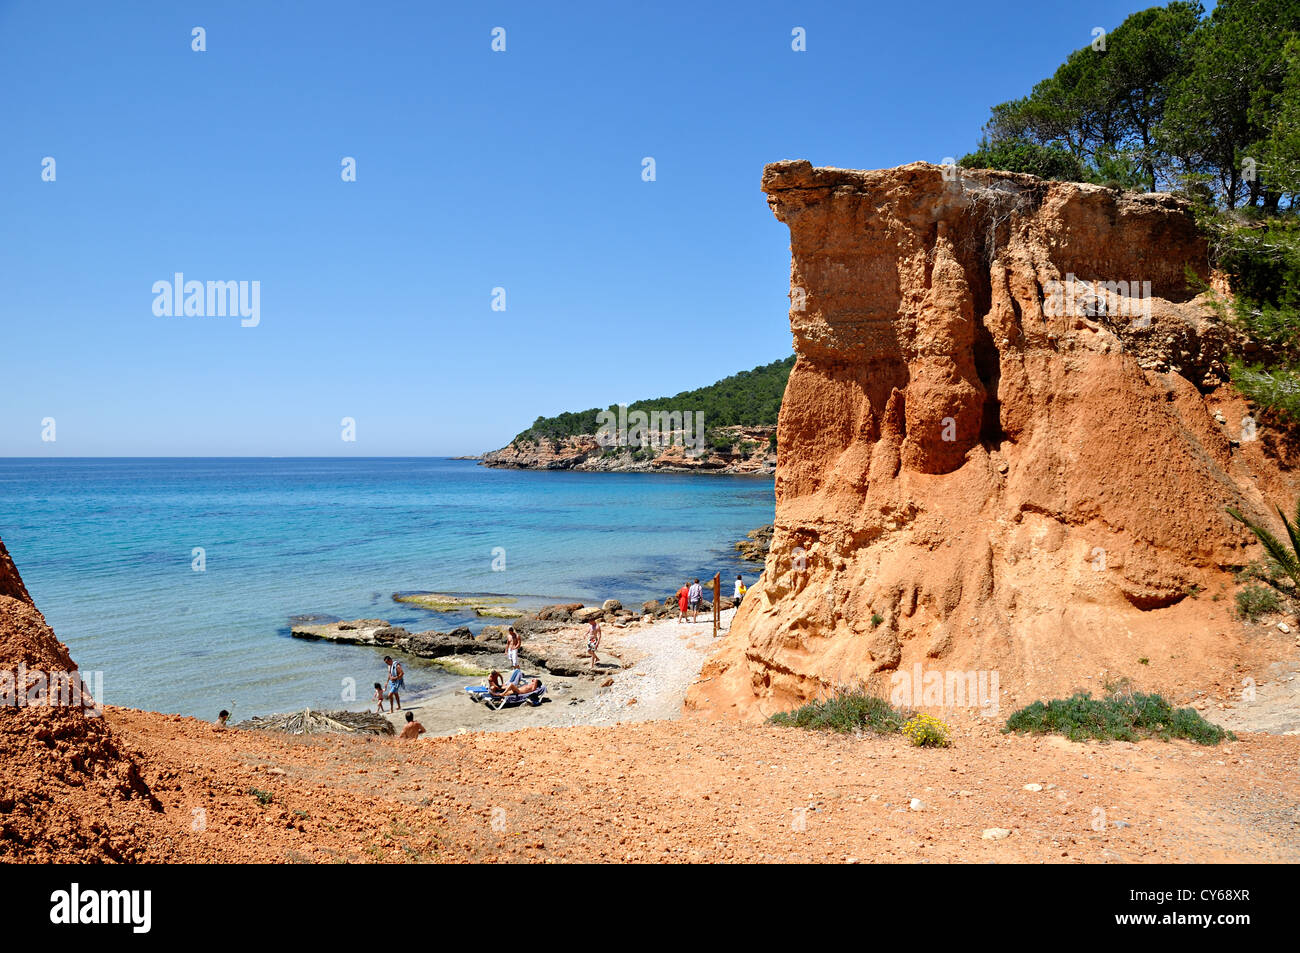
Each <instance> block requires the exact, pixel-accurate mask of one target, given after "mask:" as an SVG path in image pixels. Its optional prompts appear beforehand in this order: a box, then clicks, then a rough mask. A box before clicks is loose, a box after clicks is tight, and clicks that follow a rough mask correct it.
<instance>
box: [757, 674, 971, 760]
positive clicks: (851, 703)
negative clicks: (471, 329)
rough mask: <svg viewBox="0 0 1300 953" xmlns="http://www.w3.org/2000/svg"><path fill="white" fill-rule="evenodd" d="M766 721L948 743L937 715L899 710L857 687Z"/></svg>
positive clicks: (928, 744)
mask: <svg viewBox="0 0 1300 953" xmlns="http://www.w3.org/2000/svg"><path fill="white" fill-rule="evenodd" d="M768 723H769V724H773V725H779V726H781V727H783V728H806V729H808V730H809V731H834V732H837V733H839V734H845V735H847V734H858V733H860V732H864V731H869V732H872V733H873V734H877V735H894V734H901V735H902V736H903V737H905V738H906V739H907V740H908V741H910V742H911V743H912V744H913V745H915V746H916V747H918V748H947V747H949V746H950V745H951V744H952V741H951V740H950V738H949V735H948V731H949V729H948V726H947V725H946V724H944V722H942V721H941V720H940V719H938V718H936V717H935V716H933V715H929V714H926V713H924V712H920V713H917V714H911V713H909V712H906V711H902V710H900V709H898V708H895V707H894V706H893V705H891V704H889V702H887V701H885V700H884V699H883V698H879V697H877V696H875V695H872V694H871V693H870V692H868V691H866V690H864V689H861V688H854V689H845V690H841V691H839V692H836V693H835V694H834V695H833V696H831V697H830V698H825V699H820V700H818V701H813V702H808V703H807V704H806V705H802V706H800V707H799V708H796V709H795V710H794V711H784V712H777V713H776V714H775V715H772V716H771V717H770V718H769V719H768Z"/></svg>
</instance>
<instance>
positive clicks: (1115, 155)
mask: <svg viewBox="0 0 1300 953" xmlns="http://www.w3.org/2000/svg"><path fill="white" fill-rule="evenodd" d="M1093 33H1094V35H1093V38H1092V42H1091V43H1089V44H1088V45H1087V46H1084V47H1082V48H1080V49H1078V50H1076V51H1075V52H1073V53H1071V54H1070V55H1069V57H1068V58H1067V59H1066V61H1065V62H1064V63H1063V64H1061V66H1060V67H1059V68H1058V69H1057V70H1056V72H1055V73H1053V74H1052V75H1051V76H1049V77H1047V78H1045V79H1043V80H1042V81H1041V82H1039V83H1038V84H1037V85H1035V86H1034V87H1033V89H1032V90H1030V92H1029V93H1028V95H1026V96H1024V97H1021V98H1019V99H1014V100H1009V101H1007V102H1004V103H999V104H998V105H996V106H994V107H992V110H991V115H990V118H989V121H988V123H987V124H986V125H985V127H984V131H983V136H982V138H981V140H980V143H979V146H978V148H977V149H976V150H975V151H974V152H971V153H969V154H968V155H966V156H964V157H962V159H961V160H960V161H959V163H958V164H959V165H961V166H962V167H965V168H994V169H1004V170H1008V171H1013V172H1028V173H1032V174H1034V175H1038V176H1041V177H1044V178H1049V179H1062V180H1069V181H1082V182H1091V183H1095V184H1100V185H1106V186H1109V187H1113V188H1124V189H1138V190H1146V191H1156V190H1161V191H1172V192H1175V193H1178V194H1181V195H1182V196H1184V197H1185V198H1188V199H1190V200H1191V201H1192V203H1193V205H1194V208H1195V210H1196V216H1197V220H1198V222H1199V224H1200V226H1201V228H1202V230H1203V231H1204V232H1205V234H1206V236H1207V238H1208V240H1209V244H1210V260H1211V264H1212V265H1213V266H1214V267H1215V268H1217V269H1219V270H1220V271H1222V272H1223V273H1224V274H1225V275H1226V276H1227V278H1228V282H1229V286H1230V287H1231V290H1232V296H1231V300H1230V301H1227V300H1224V299H1222V298H1218V297H1216V306H1217V307H1219V309H1220V311H1221V313H1223V314H1224V316H1225V317H1227V318H1229V319H1231V320H1232V321H1234V322H1235V323H1236V324H1237V326H1238V327H1239V328H1240V329H1241V331H1242V332H1243V343H1242V346H1241V348H1240V353H1237V354H1235V355H1234V357H1233V360H1232V364H1231V368H1230V370H1231V374H1232V379H1233V382H1234V383H1235V384H1236V386H1237V388H1238V389H1239V390H1240V391H1241V393H1242V394H1243V395H1245V396H1246V397H1247V398H1248V399H1250V400H1251V401H1253V402H1254V404H1255V405H1256V406H1257V408H1258V410H1259V412H1260V413H1261V414H1262V415H1263V416H1264V418H1265V419H1268V420H1270V421H1271V422H1274V423H1277V424H1279V425H1283V426H1286V427H1291V426H1293V425H1295V424H1297V423H1300V221H1298V220H1297V216H1296V198H1297V195H1300V0H1221V2H1219V3H1218V4H1216V5H1215V7H1214V10H1213V11H1212V12H1211V13H1209V14H1208V15H1207V14H1206V13H1205V9H1204V7H1203V6H1202V5H1201V4H1200V3H1197V2H1184V0H1175V2H1172V3H1169V4H1168V5H1166V6H1163V7H1159V6H1157V7H1150V8H1148V9H1145V10H1141V11H1138V12H1136V13H1134V14H1132V15H1130V16H1129V17H1127V18H1126V19H1125V20H1124V21H1123V22H1122V23H1120V24H1119V25H1118V26H1117V27H1115V28H1114V29H1113V30H1110V31H1100V30H1097V31H1093ZM1199 290H1204V289H1199Z"/></svg>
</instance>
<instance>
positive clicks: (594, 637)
mask: <svg viewBox="0 0 1300 953" xmlns="http://www.w3.org/2000/svg"><path fill="white" fill-rule="evenodd" d="M598 648H600V620H599V619H592V620H591V623H590V625H589V626H588V628H587V654H588V655H589V656H591V674H592V675H595V674H596V663H597V662H599V661H600V659H598V658H597V657H596V649H598Z"/></svg>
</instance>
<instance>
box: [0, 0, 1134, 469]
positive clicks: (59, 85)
mask: <svg viewBox="0 0 1300 953" xmlns="http://www.w3.org/2000/svg"><path fill="white" fill-rule="evenodd" d="M1141 6H1142V5H1140V4H1135V3H1060V4H1043V3H1038V2H1032V3H1031V2H1023V3H1021V2H1017V3H1004V4H980V5H972V4H970V3H966V2H961V3H950V2H947V0H931V2H926V3H924V4H916V3H893V4H887V5H886V4H862V3H806V2H800V3H746V4H739V3H737V4H704V3H698V2H696V3H655V4H595V3H593V4H576V3H573V4H545V3H537V2H532V3H520V4H506V3H483V4H453V3H411V4H397V3H365V4H357V3H346V4H343V3H340V4H335V3H278V2H277V3H268V2H265V0H258V2H248V3H243V2H240V3H175V2H172V3H165V2H159V3H145V2H138V3H135V2H133V3H111V4H110V3H102V2H93V3H91V2H87V3H77V4H65V3H56V2H40V3H38V2H3V0H0V89H3V90H4V93H3V94H0V143H3V146H0V183H3V185H2V186H0V380H3V385H2V387H0V455H4V456H50V455H60V456H153V455H159V456H173V455H175V456H191V455H194V456H200V455H213V456H222V455H267V456H279V455H309V456H332V455H361V456H383V455H412V456H419V455H430V454H432V455H442V454H462V453H475V452H479V451H483V450H488V449H493V448H495V447H497V446H500V445H502V444H503V443H505V442H506V441H508V439H509V438H510V437H511V436H513V435H514V434H515V433H517V432H518V431H519V430H522V429H524V427H526V426H527V425H528V424H529V423H531V421H532V420H533V418H534V417H536V416H537V415H538V414H551V413H556V412H559V411H562V410H578V409H582V408H586V407H592V406H598V405H599V406H603V405H607V404H609V403H611V402H614V401H619V400H629V401H630V400H635V399H638V398H643V397H655V396H661V395H667V394H673V393H676V392H678V391H680V390H684V389H687V388H691V387H697V386H700V385H703V384H707V383H710V382H712V381H713V380H716V379H717V378H719V377H723V376H726V375H727V374H731V373H734V372H735V371H737V370H740V369H743V368H749V367H753V366H754V365H757V364H762V363H766V362H768V361H771V360H775V359H777V358H780V357H784V356H785V355H787V354H789V353H790V332H789V325H788V322H787V319H786V309H787V307H788V300H787V298H786V294H787V289H788V281H789V237H788V233H787V231H786V229H785V227H784V226H783V225H781V224H780V223H779V222H777V221H776V219H775V218H774V217H773V216H772V214H771V212H770V211H769V210H768V208H767V205H766V202H765V199H764V196H763V195H762V193H761V192H760V191H759V187H758V186H759V176H760V174H761V171H762V168H763V165H764V164H765V163H767V162H771V161H774V160H778V159H787V158H806V159H810V160H811V161H812V162H813V163H814V164H816V165H834V166H843V167H850V168H881V167H887V166H893V165H898V164H901V163H905V162H910V161H914V160H917V159H925V160H929V161H932V162H939V161H942V160H943V159H944V157H946V156H961V155H962V154H963V153H965V152H967V151H969V150H970V149H971V148H973V147H974V145H975V142H976V140H977V138H978V135H979V130H980V127H981V126H982V124H983V122H984V121H985V119H986V118H987V115H988V108H989V106H991V105H992V104H994V103H997V102H1000V101H1003V100H1006V99H1009V98H1012V97H1015V96H1019V95H1023V94H1024V93H1025V92H1027V91H1028V90H1029V89H1030V87H1031V86H1032V85H1033V83H1034V82H1036V81H1037V80H1039V79H1041V78H1042V77H1044V76H1046V75H1049V74H1050V73H1051V72H1052V71H1053V70H1054V69H1055V68H1056V66H1057V65H1058V64H1059V63H1060V62H1061V61H1062V60H1063V59H1064V58H1065V56H1066V55H1067V54H1068V53H1069V52H1070V51H1071V50H1072V49H1075V48H1078V47H1081V46H1085V45H1087V44H1088V43H1089V42H1090V41H1091V30H1092V28H1093V27H1094V26H1103V27H1106V28H1111V27H1114V26H1116V25H1118V23H1119V22H1120V21H1121V20H1122V19H1123V18H1124V16H1126V15H1127V14H1128V13H1130V12H1133V11H1134V10H1137V9H1140V8H1141ZM498 26H499V27H503V28H504V29H505V31H506V34H505V39H506V50H505V52H500V53H498V52H493V51H492V49H491V42H492V36H491V31H492V29H493V28H494V27H498ZM194 27H202V28H203V29H204V30H205V32H206V47H207V49H206V50H205V51H204V52H195V51H194V50H192V49H191V44H192V32H191V31H192V29H193V28H194ZM795 27H803V28H804V29H805V30H806V35H807V50H806V52H794V51H793V50H792V49H791V31H792V29H794V28H795ZM47 156H49V157H53V158H54V160H55V176H56V177H55V180H54V181H53V182H47V181H42V162H43V159H44V158H45V157H47ZM345 156H350V157H353V158H355V160H356V168H357V180H356V181H355V182H344V181H343V180H342V178H341V176H340V171H341V162H342V160H343V158H344V157H345ZM647 156H650V157H653V158H654V160H655V166H656V168H655V172H656V180H655V181H653V182H646V181H643V179H642V159H643V158H644V157H647ZM178 271H179V272H182V273H184V275H185V277H186V279H187V280H194V279H197V280H200V281H207V280H223V281H224V280H245V281H258V282H260V290H261V300H260V323H259V324H258V325H257V326H256V327H242V326H241V324H240V321H239V319H238V318H231V317H165V316H164V317H159V316H156V315H155V314H154V311H153V303H154V294H153V291H152V287H153V285H154V283H155V282H156V281H160V280H161V281H171V280H172V276H173V274H174V273H175V272H178ZM498 287H500V288H504V289H505V292H506V297H505V303H506V310H505V311H494V310H492V307H491V304H492V300H493V299H492V295H493V289H494V288H498ZM47 417H49V418H53V419H54V421H55V435H56V438H57V439H56V440H55V441H53V442H48V441H43V440H42V439H41V436H42V431H43V428H42V420H43V419H44V418H47ZM344 417H351V418H353V419H354V420H355V422H356V426H355V434H356V440H355V441H353V442H346V441H344V440H342V439H341V432H342V426H341V421H342V419H343V418H344Z"/></svg>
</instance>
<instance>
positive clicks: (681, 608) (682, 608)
mask: <svg viewBox="0 0 1300 953" xmlns="http://www.w3.org/2000/svg"><path fill="white" fill-rule="evenodd" d="M689 593H690V589H689V587H688V586H682V587H681V588H680V589H678V590H677V621H678V622H685V621H686V602H687V598H688V595H689Z"/></svg>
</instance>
